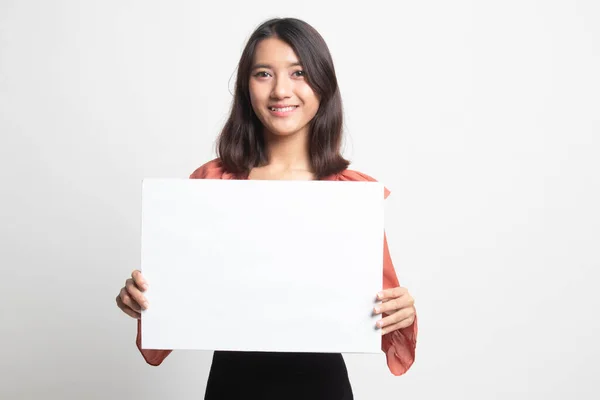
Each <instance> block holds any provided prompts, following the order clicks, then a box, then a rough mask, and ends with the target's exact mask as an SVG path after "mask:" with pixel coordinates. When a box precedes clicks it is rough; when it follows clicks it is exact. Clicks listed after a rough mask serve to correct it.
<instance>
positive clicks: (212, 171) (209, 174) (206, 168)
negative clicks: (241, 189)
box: [190, 158, 233, 179]
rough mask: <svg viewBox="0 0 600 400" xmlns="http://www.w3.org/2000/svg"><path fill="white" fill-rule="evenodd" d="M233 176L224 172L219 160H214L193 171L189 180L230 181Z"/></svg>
mask: <svg viewBox="0 0 600 400" xmlns="http://www.w3.org/2000/svg"><path fill="white" fill-rule="evenodd" d="M232 178H233V175H232V174H230V173H228V172H226V171H225V168H224V167H223V163H222V162H221V159H220V158H215V159H214V160H211V161H209V162H207V163H205V164H203V165H201V166H199V167H198V168H196V169H195V170H194V172H192V173H191V174H190V179H232Z"/></svg>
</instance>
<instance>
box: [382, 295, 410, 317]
mask: <svg viewBox="0 0 600 400" xmlns="http://www.w3.org/2000/svg"><path fill="white" fill-rule="evenodd" d="M414 304H415V300H414V299H413V298H412V296H411V295H409V294H408V293H407V294H405V295H403V296H400V297H398V298H397V299H393V300H387V301H384V302H382V303H381V304H379V305H377V306H375V308H374V309H373V311H374V312H375V314H382V313H388V314H391V313H392V312H394V311H396V310H401V309H403V308H409V307H412V306H413V305H414Z"/></svg>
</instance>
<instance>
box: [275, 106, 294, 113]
mask: <svg viewBox="0 0 600 400" xmlns="http://www.w3.org/2000/svg"><path fill="white" fill-rule="evenodd" d="M294 108H296V107H295V106H292V107H284V108H275V107H271V110H272V111H279V112H287V111H292V110H293V109H294Z"/></svg>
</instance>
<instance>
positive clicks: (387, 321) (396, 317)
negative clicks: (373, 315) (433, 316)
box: [377, 307, 415, 328]
mask: <svg viewBox="0 0 600 400" xmlns="http://www.w3.org/2000/svg"><path fill="white" fill-rule="evenodd" d="M414 314H415V309H414V308H412V307H409V308H403V309H401V310H398V311H396V312H395V313H393V314H391V315H389V316H387V317H385V318H382V319H380V320H379V321H377V327H378V328H383V327H386V326H389V325H393V324H395V323H398V322H400V321H402V320H404V319H406V318H410V317H411V316H412V315H414Z"/></svg>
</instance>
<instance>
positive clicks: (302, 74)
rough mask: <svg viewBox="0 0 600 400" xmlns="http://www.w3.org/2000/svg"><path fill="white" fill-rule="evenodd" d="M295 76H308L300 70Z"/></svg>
mask: <svg viewBox="0 0 600 400" xmlns="http://www.w3.org/2000/svg"><path fill="white" fill-rule="evenodd" d="M293 75H294V76H297V77H303V76H306V72H304V71H302V70H300V71H296V72H294V74H293Z"/></svg>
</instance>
